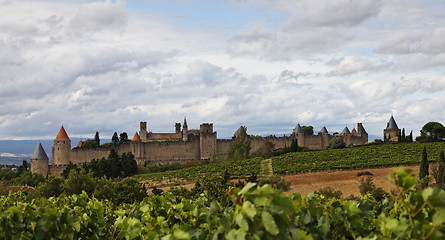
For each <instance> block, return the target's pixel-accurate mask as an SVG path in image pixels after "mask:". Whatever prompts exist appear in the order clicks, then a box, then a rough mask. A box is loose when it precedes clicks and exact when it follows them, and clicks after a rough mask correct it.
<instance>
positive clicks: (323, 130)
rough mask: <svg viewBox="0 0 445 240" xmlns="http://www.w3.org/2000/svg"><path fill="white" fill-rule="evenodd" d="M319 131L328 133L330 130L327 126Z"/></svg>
mask: <svg viewBox="0 0 445 240" xmlns="http://www.w3.org/2000/svg"><path fill="white" fill-rule="evenodd" d="M319 133H328V130H327V129H326V127H323V128H322V129H321V130H320V132H319Z"/></svg>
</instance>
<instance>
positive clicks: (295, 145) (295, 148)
mask: <svg viewBox="0 0 445 240" xmlns="http://www.w3.org/2000/svg"><path fill="white" fill-rule="evenodd" d="M290 150H291V152H298V140H297V139H292V144H291V145H290Z"/></svg>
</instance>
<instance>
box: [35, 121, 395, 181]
mask: <svg viewBox="0 0 445 240" xmlns="http://www.w3.org/2000/svg"><path fill="white" fill-rule="evenodd" d="M399 135H400V129H399V128H398V127H397V124H396V123H395V120H394V118H393V117H392V116H391V118H390V121H389V122H388V124H387V128H386V129H384V136H385V138H388V140H390V141H397V138H398V136H399ZM334 137H340V138H343V141H344V142H345V144H346V146H350V145H361V144H365V143H367V142H368V133H367V132H366V130H365V128H364V127H363V125H362V123H357V128H354V129H352V131H349V129H348V127H345V128H344V129H343V131H342V132H341V133H337V134H333V135H332V134H329V133H328V130H327V129H326V127H323V128H322V129H321V130H320V131H319V132H318V134H317V135H314V134H311V135H309V134H305V133H304V131H303V129H302V127H301V126H300V124H297V126H296V127H295V128H294V130H293V132H292V133H291V134H290V136H283V137H250V141H251V152H254V151H256V150H258V149H259V148H260V147H261V146H262V145H263V144H265V143H267V142H270V143H272V144H273V145H274V147H275V148H276V149H279V148H286V147H289V146H290V145H291V143H292V140H293V139H297V142H298V145H299V146H305V147H308V148H310V149H325V148H326V147H327V146H328V145H329V142H330V141H331V140H332V139H333V138H334ZM231 142H232V139H218V138H217V133H216V132H214V131H213V124H212V123H202V124H201V125H200V127H199V129H188V124H187V120H186V119H184V123H183V124H182V126H181V124H180V123H176V124H175V132H174V133H152V132H148V131H147V122H141V123H140V131H139V133H138V132H136V133H135V134H134V137H133V139H132V141H129V142H126V143H123V144H121V145H119V146H118V147H117V151H118V153H119V154H123V153H126V152H131V153H132V154H133V155H134V156H135V160H136V162H137V163H138V164H144V163H157V164H164V163H169V162H188V161H208V160H210V159H211V158H212V157H215V158H221V157H225V156H227V152H228V150H229V146H230V143H231ZM81 146H82V144H81V142H80V143H79V144H78V145H77V147H75V148H71V139H70V138H69V136H68V134H67V133H66V131H65V128H64V127H63V126H62V127H61V128H60V131H59V133H58V134H57V136H56V138H55V139H54V145H53V147H52V164H49V158H48V156H47V154H46V152H45V150H44V149H43V147H42V145H41V144H40V143H38V145H37V147H36V149H35V151H34V154H33V155H32V157H31V171H32V172H33V173H40V174H42V175H44V176H47V175H49V174H55V175H60V174H61V173H62V172H63V170H64V169H65V168H66V166H67V165H68V164H69V163H70V162H71V163H73V164H77V165H81V164H83V163H86V162H90V161H91V160H93V159H101V158H107V157H108V155H109V153H110V150H109V149H108V148H83V147H81Z"/></svg>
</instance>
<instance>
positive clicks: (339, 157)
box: [272, 142, 445, 174]
mask: <svg viewBox="0 0 445 240" xmlns="http://www.w3.org/2000/svg"><path fill="white" fill-rule="evenodd" d="M424 147H425V148H426V150H427V152H428V161H429V162H436V161H438V160H439V153H440V151H442V150H443V149H445V142H431V143H396V144H380V145H365V146H357V147H351V148H344V149H327V150H323V151H310V152H296V153H288V154H284V155H281V156H277V157H273V158H272V168H273V172H274V174H284V173H300V172H308V171H324V170H330V169H366V168H373V167H387V166H399V165H416V164H419V162H420V160H421V158H422V150H423V148H424Z"/></svg>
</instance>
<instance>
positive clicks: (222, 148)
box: [216, 139, 232, 158]
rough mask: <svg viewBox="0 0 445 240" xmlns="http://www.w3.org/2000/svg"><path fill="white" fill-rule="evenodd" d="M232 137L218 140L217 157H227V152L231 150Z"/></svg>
mask: <svg viewBox="0 0 445 240" xmlns="http://www.w3.org/2000/svg"><path fill="white" fill-rule="evenodd" d="M231 142H232V139H217V140H216V157H217V158H226V157H227V152H229V148H230V143H231Z"/></svg>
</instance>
